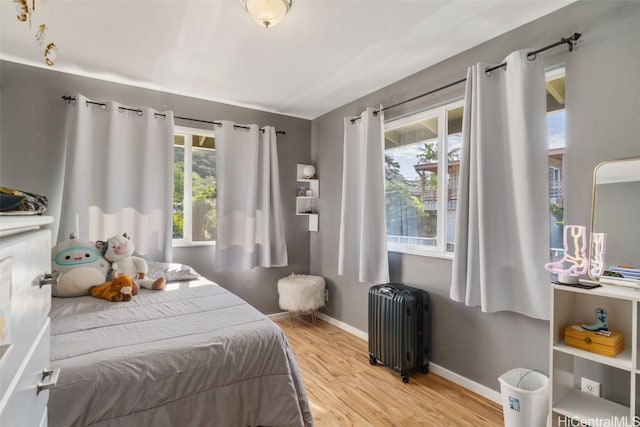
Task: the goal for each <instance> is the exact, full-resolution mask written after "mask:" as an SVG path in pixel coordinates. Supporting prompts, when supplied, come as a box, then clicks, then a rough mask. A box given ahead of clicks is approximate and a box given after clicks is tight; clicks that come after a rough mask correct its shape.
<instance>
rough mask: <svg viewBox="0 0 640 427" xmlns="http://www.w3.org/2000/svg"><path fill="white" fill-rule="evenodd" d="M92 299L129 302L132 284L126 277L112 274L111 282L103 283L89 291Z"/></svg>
mask: <svg viewBox="0 0 640 427" xmlns="http://www.w3.org/2000/svg"><path fill="white" fill-rule="evenodd" d="M89 293H90V294H91V296H92V297H95V298H102V299H106V300H108V301H111V302H120V301H131V298H132V295H133V282H132V281H131V278H130V277H129V276H127V275H124V274H121V275H117V274H114V278H113V280H111V281H110V282H104V283H103V284H101V285H98V286H92V287H91V288H90V289H89Z"/></svg>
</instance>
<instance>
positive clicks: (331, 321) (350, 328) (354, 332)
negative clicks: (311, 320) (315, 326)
mask: <svg viewBox="0 0 640 427" xmlns="http://www.w3.org/2000/svg"><path fill="white" fill-rule="evenodd" d="M318 319H320V320H324V321H325V322H327V323H329V324H330V325H333V326H337V327H338V328H340V329H342V330H343V331H347V332H349V333H350V334H351V335H355V336H357V337H358V338H361V339H363V340H365V341H369V334H367V333H366V332H364V331H361V330H360V329H357V328H354V327H353V326H351V325H348V324H346V323H344V322H341V321H339V320H337V319H334V318H333V317H330V316H329V315H327V314H324V313H318Z"/></svg>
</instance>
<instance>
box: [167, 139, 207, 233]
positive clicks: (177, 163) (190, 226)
mask: <svg viewBox="0 0 640 427" xmlns="http://www.w3.org/2000/svg"><path fill="white" fill-rule="evenodd" d="M173 151H174V163H173V242H174V244H177V245H191V244H194V243H196V244H197V243H201V242H209V243H212V242H213V241H215V239H216V194H217V185H216V151H215V137H214V133H213V132H211V131H205V130H200V129H190V128H183V127H176V128H175V135H174V138H173Z"/></svg>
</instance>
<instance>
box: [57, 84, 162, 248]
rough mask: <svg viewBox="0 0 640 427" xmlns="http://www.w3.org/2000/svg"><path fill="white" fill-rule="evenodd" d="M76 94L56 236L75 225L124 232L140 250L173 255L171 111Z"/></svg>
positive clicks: (92, 234)
mask: <svg viewBox="0 0 640 427" xmlns="http://www.w3.org/2000/svg"><path fill="white" fill-rule="evenodd" d="M75 98H76V102H75V104H72V105H69V107H68V108H69V111H68V116H67V129H66V150H67V154H66V161H65V173H64V183H63V195H62V212H61V217H60V227H59V229H58V241H62V240H66V239H68V238H69V234H70V233H72V232H76V233H79V237H81V238H83V239H89V240H92V241H95V240H105V239H107V238H109V237H111V236H113V235H115V234H122V233H124V232H127V233H128V234H129V235H130V236H131V238H132V241H133V243H134V245H135V248H136V252H137V253H138V254H140V255H141V256H143V257H144V258H146V259H149V260H158V261H170V260H171V240H172V223H171V221H172V219H171V218H172V216H171V212H172V204H173V201H172V200H173V113H172V112H170V111H167V112H164V113H161V114H162V115H159V113H157V112H156V111H154V110H151V109H149V108H137V107H136V108H135V109H137V110H138V111H137V112H136V111H128V110H125V109H123V108H121V107H124V108H130V107H125V106H123V105H120V104H118V103H116V102H104V103H103V105H96V104H92V103H90V102H88V101H89V100H88V99H87V98H85V97H84V96H82V95H76V96H75ZM119 107H120V108H119Z"/></svg>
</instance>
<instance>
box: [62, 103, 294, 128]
mask: <svg viewBox="0 0 640 427" xmlns="http://www.w3.org/2000/svg"><path fill="white" fill-rule="evenodd" d="M62 99H64V100H65V101H67V103H69V104H71V103H75V102H76V98H75V97H73V96H68V95H64V96H63V97H62ZM86 103H87V104H93V105H99V106H100V107H102V108H103V109H104V108H107V104H105V103H104V102H95V101H88V100H87V101H86ZM118 109H119V110H124V111H133V112H135V113H138V115H139V116H141V115H142V110H140V109H138V108H127V107H118ZM153 114H154V116H156V117H158V116H159V117H166V115H164V114H162V113H153ZM173 118H174V119H179V120H189V121H191V122H198V123H208V124H211V125H217V126H222V123H220V122H212V121H209V120H200V119H190V118H189V117H180V116H173ZM233 127H234V128H236V129H250V128H249V126H242V125H233ZM259 130H260V132H262V133H264V129H259ZM276 134H279V135H286V134H287V133H286V132H285V131H283V130H277V131H276Z"/></svg>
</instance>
